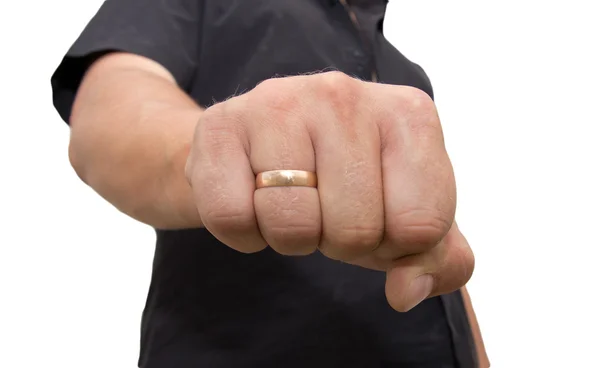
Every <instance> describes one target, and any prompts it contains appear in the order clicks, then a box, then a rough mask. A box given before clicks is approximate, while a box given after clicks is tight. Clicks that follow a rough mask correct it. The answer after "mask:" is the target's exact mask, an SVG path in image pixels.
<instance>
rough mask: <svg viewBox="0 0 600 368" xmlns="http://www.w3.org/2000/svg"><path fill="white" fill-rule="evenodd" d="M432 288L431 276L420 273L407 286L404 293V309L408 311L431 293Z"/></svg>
mask: <svg viewBox="0 0 600 368" xmlns="http://www.w3.org/2000/svg"><path fill="white" fill-rule="evenodd" d="M432 290H433V276H431V275H421V276H419V277H417V278H416V279H414V280H413V281H412V282H411V283H410V286H409V287H408V293H407V294H406V311H409V310H411V309H413V308H414V307H416V306H417V305H418V304H419V303H421V302H422V301H423V300H425V298H427V297H428V296H429V294H431V291H432Z"/></svg>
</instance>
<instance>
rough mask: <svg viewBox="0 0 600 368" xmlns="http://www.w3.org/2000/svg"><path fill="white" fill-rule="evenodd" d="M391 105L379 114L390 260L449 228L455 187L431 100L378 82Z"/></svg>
mask: <svg viewBox="0 0 600 368" xmlns="http://www.w3.org/2000/svg"><path fill="white" fill-rule="evenodd" d="M374 88H381V89H382V90H385V91H380V92H379V95H382V96H387V98H388V99H387V101H385V103H387V104H388V105H391V106H392V107H393V108H392V109H389V108H388V109H386V110H382V111H385V113H384V114H383V115H381V116H380V119H379V121H380V123H379V126H380V130H381V142H382V148H381V161H382V174H383V183H384V185H383V187H384V199H385V234H384V239H383V241H382V242H381V244H380V246H379V248H378V249H377V250H376V255H377V256H379V257H381V258H383V259H387V260H393V259H397V258H399V257H402V256H405V255H407V254H416V253H422V252H425V251H427V250H429V249H431V248H433V247H434V246H436V245H437V244H438V243H439V242H440V241H441V240H442V239H443V237H444V236H445V235H446V233H447V232H448V231H449V230H450V227H451V225H452V223H453V221H454V214H455V209H456V185H455V181H454V172H453V170H452V164H451V163H450V159H449V157H448V154H447V152H446V149H445V145H444V137H443V134H442V128H441V124H440V121H439V118H438V114H437V110H436V108H435V105H434V103H433V101H432V100H431V98H430V97H429V96H428V95H427V94H426V93H425V92H422V91H420V90H417V89H415V88H412V87H398V86H385V85H378V86H376V87H374Z"/></svg>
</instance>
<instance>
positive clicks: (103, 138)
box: [69, 54, 202, 229]
mask: <svg viewBox="0 0 600 368" xmlns="http://www.w3.org/2000/svg"><path fill="white" fill-rule="evenodd" d="M136 58H138V57H134V56H129V55H127V56H124V55H119V54H111V55H108V56H106V57H104V58H103V59H101V60H99V61H97V62H96V63H95V64H94V65H93V66H92V67H91V68H90V70H89V71H88V73H87V74H86V76H85V78H84V80H83V82H82V84H81V86H80V89H79V91H78V95H77V98H76V101H75V104H74V106H73V112H72V115H71V119H70V124H71V143H70V147H69V157H70V160H71V163H72V165H73V167H74V169H75V171H76V172H77V174H78V175H79V176H80V177H81V179H82V180H83V181H84V182H86V183H87V184H88V185H89V186H91V187H92V188H93V189H94V190H95V191H96V192H98V193H99V194H100V195H101V196H102V197H104V198H105V199H106V200H108V201H109V202H110V203H112V204H113V205H114V206H115V207H117V208H118V209H119V210H121V211H122V212H124V213H126V214H128V215H129V216H131V217H133V218H135V219H137V220H139V221H141V222H144V223H146V224H148V225H151V226H154V227H156V228H163V229H176V228H191V227H200V226H202V223H201V221H200V218H199V215H198V213H197V211H196V208H195V205H194V202H193V199H192V194H191V188H190V187H189V184H188V183H187V181H186V179H185V174H184V168H185V162H186V159H187V154H188V151H189V147H190V143H191V141H192V138H193V132H194V128H195V125H196V122H197V121H198V119H199V117H200V115H201V114H202V108H200V107H199V106H198V105H196V104H195V102H194V101H192V100H191V99H190V98H189V97H188V96H187V95H186V94H185V93H184V92H183V91H181V90H180V89H179V88H178V87H177V86H176V84H175V83H174V82H173V80H172V77H171V76H170V75H169V74H168V73H166V72H165V71H164V70H161V69H160V68H157V66H156V65H152V64H144V63H145V62H146V61H145V60H143V61H142V63H141V67H140V63H138V62H139V61H140V59H138V60H136Z"/></svg>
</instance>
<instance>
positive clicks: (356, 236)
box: [323, 227, 384, 260]
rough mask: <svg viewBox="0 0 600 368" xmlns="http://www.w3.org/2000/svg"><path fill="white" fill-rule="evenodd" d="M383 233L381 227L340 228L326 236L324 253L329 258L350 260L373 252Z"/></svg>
mask: <svg viewBox="0 0 600 368" xmlns="http://www.w3.org/2000/svg"><path fill="white" fill-rule="evenodd" d="M383 233H384V230H383V227H381V228H379V227H350V228H341V229H339V230H337V231H332V232H330V233H329V234H327V237H326V245H325V246H323V248H324V252H325V254H326V255H327V256H328V257H330V258H334V259H339V260H352V259H353V258H355V257H358V256H360V255H363V254H366V253H370V252H371V251H373V250H374V249H375V248H376V247H377V245H378V244H379V243H380V242H381V239H382V238H383Z"/></svg>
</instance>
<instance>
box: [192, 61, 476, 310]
mask: <svg viewBox="0 0 600 368" xmlns="http://www.w3.org/2000/svg"><path fill="white" fill-rule="evenodd" d="M271 170H303V171H307V172H314V173H316V177H317V179H318V185H317V186H316V187H310V186H275V187H264V188H257V186H256V181H255V180H256V175H258V174H260V173H263V172H266V171H271ZM186 175H187V177H188V180H189V182H190V184H191V186H192V189H193V192H194V198H195V201H196V205H197V208H198V211H199V214H200V217H201V219H202V222H203V223H204V225H205V226H206V228H207V229H208V230H209V231H210V232H211V233H212V234H213V235H214V236H215V237H216V238H217V239H219V240H220V241H221V242H223V243H225V244H227V245H228V246H230V247H231V248H233V249H236V250H238V251H240V252H247V253H249V252H257V251H260V250H261V249H264V248H265V247H267V246H269V247H271V248H273V249H274V250H275V251H277V252H279V253H281V254H283V255H305V254H309V253H312V252H314V251H316V250H319V251H320V252H321V253H323V254H324V255H325V256H327V257H329V258H332V259H335V260H340V261H344V262H347V263H351V264H355V265H359V266H363V267H368V268H372V269H377V270H382V271H385V272H387V281H386V296H387V299H388V301H389V303H390V305H391V306H392V307H393V308H395V309H396V310H399V311H407V310H409V309H411V308H412V307H414V306H415V305H417V304H418V303H419V302H421V301H422V300H423V299H425V298H427V297H430V296H434V295H438V294H442V293H447V292H450V291H453V290H456V289H458V288H460V287H461V286H463V285H464V284H465V283H466V282H467V281H468V279H469V278H470V276H471V274H472V272H473V265H474V258H473V254H472V252H471V250H470V248H469V245H468V243H467V241H466V239H465V238H464V237H463V235H462V234H461V233H460V231H459V230H458V227H457V226H456V223H455V222H454V213H455V208H456V186H455V181H454V175H453V171H452V165H451V163H450V160H449V158H448V155H447V153H446V150H445V147H444V138H443V134H442V129H441V126H440V121H439V118H438V115H437V111H436V108H435V105H434V103H433V101H432V100H431V99H430V98H429V96H427V95H426V94H425V93H424V92H421V91H419V90H417V89H414V88H411V87H405V86H392V85H384V84H375V83H368V82H363V81H360V80H356V79H353V78H350V77H348V76H346V75H344V74H342V73H339V72H330V73H323V74H316V75H310V76H298V77H287V78H277V79H270V80H267V81H265V82H263V83H261V84H260V85H258V86H257V87H256V88H255V89H253V90H252V91H250V92H248V93H245V94H243V95H241V96H237V97H233V98H231V99H229V100H227V101H225V102H222V103H219V104H216V105H214V106H212V107H210V108H208V109H207V110H206V111H205V112H204V114H203V116H202V118H201V121H200V122H199V123H198V125H197V128H196V132H195V137H194V142H193V144H192V148H191V152H190V156H189V158H188V161H187V165H186Z"/></svg>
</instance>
